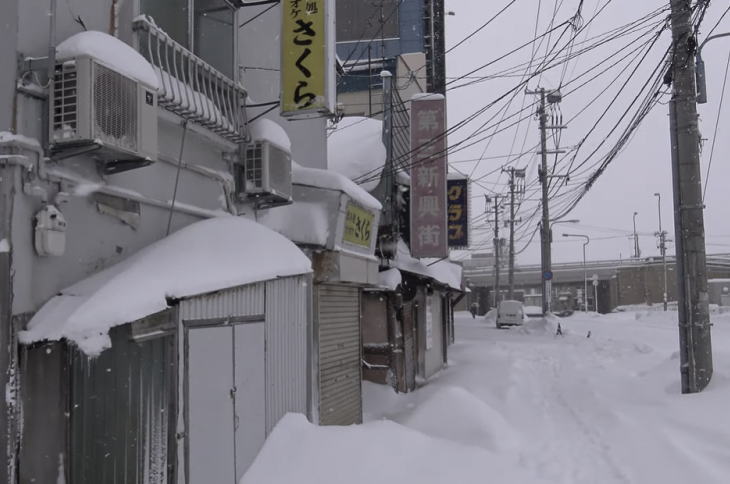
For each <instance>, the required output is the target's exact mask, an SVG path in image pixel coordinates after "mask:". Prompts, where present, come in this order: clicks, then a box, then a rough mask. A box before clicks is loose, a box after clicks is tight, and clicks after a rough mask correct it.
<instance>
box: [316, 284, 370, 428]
mask: <svg viewBox="0 0 730 484" xmlns="http://www.w3.org/2000/svg"><path fill="white" fill-rule="evenodd" d="M317 294H318V297H317V299H318V300H317V317H318V323H319V385H320V390H319V391H320V401H319V418H320V424H321V425H350V424H354V423H361V422H362V386H361V350H362V344H361V340H360V290H359V289H358V288H356V287H348V286H341V285H320V286H318V288H317Z"/></svg>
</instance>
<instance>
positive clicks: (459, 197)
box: [447, 179, 469, 249]
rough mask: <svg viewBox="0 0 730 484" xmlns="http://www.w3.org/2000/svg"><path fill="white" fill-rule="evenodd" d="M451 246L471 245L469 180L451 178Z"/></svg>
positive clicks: (449, 191)
mask: <svg viewBox="0 0 730 484" xmlns="http://www.w3.org/2000/svg"><path fill="white" fill-rule="evenodd" d="M447 186H448V190H447V195H448V199H449V202H448V203H449V248H451V249H457V248H458V249H463V248H466V247H468V246H469V210H468V207H469V192H468V189H469V180H467V179H459V180H449V181H448V185H447Z"/></svg>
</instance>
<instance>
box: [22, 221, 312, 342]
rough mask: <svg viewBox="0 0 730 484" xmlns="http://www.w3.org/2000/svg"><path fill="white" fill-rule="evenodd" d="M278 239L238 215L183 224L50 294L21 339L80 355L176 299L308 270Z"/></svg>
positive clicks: (303, 260) (287, 242) (301, 257)
mask: <svg viewBox="0 0 730 484" xmlns="http://www.w3.org/2000/svg"><path fill="white" fill-rule="evenodd" d="M311 270H312V269H311V263H310V261H309V259H308V258H307V257H306V256H305V255H304V253H302V251H300V250H299V249H298V248H297V246H296V245H294V244H293V243H292V242H291V241H290V240H288V239H286V238H285V237H284V236H282V235H280V234H278V233H276V232H274V231H273V230H271V229H268V228H266V227H264V226H263V225H260V224H258V223H256V222H254V221H253V220H250V219H247V218H243V217H233V216H226V217H219V218H213V219H209V220H204V221H201V222H197V223H194V224H192V225H189V226H187V227H185V228H183V229H180V230H179V231H177V232H175V233H174V234H172V235H170V236H168V237H166V238H164V239H162V240H159V241H157V242H155V243H153V244H151V245H149V246H147V247H145V248H143V249H141V250H140V251H139V252H137V253H136V254H134V255H132V256H130V257H129V258H127V259H126V260H124V261H122V262H119V263H118V264H115V265H113V266H111V267H109V268H107V269H105V270H103V271H101V272H98V273H96V274H94V275H92V276H90V277H88V278H86V279H84V280H82V281H80V282H78V283H76V284H74V285H72V286H70V287H68V288H66V289H64V290H63V291H61V292H60V293H59V294H58V295H57V296H54V297H53V298H51V299H50V300H49V301H48V302H47V303H46V304H45V305H44V306H43V307H42V308H41V309H40V310H39V311H38V312H37V313H36V314H35V316H33V318H32V319H31V320H30V322H29V323H28V326H27V329H26V330H25V331H21V332H20V333H19V339H20V341H21V342H22V343H25V344H28V343H34V342H37V341H42V340H60V339H62V338H65V339H67V340H70V341H73V342H74V343H76V344H77V345H78V347H79V348H80V349H81V350H82V351H83V352H84V353H86V354H88V355H92V356H93V355H98V354H99V353H101V352H102V351H103V350H104V349H106V348H109V347H110V346H111V340H110V339H109V334H108V332H109V330H110V329H111V328H113V327H115V326H119V325H122V324H125V323H129V322H132V321H135V320H138V319H140V318H143V317H145V316H149V315H150V314H154V313H156V312H159V311H162V310H164V309H166V308H167V307H168V305H167V300H168V298H176V299H177V298H184V297H190V296H195V295H199V294H205V293H209V292H213V291H218V290H223V289H228V288H232V287H236V286H242V285H246V284H251V283H255V282H260V281H267V280H271V279H276V278H278V277H286V276H293V275H298V274H306V273H309V272H311Z"/></svg>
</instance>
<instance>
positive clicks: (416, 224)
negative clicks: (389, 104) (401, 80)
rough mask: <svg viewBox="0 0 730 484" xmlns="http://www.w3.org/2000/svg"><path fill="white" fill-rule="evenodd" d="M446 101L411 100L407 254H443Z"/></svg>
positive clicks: (445, 240) (439, 97)
mask: <svg viewBox="0 0 730 484" xmlns="http://www.w3.org/2000/svg"><path fill="white" fill-rule="evenodd" d="M446 210H447V207H446V100H445V98H444V97H443V96H442V95H440V94H427V95H423V94H421V95H416V96H414V97H413V98H412V99H411V254H412V255H413V256H414V257H447V256H448V255H449V246H448V225H447V220H446V218H447V213H446Z"/></svg>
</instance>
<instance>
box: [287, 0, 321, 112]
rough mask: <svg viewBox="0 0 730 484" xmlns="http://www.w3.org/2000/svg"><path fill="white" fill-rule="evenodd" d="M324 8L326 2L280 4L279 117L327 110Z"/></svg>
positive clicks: (299, 0) (309, 0)
mask: <svg viewBox="0 0 730 484" xmlns="http://www.w3.org/2000/svg"><path fill="white" fill-rule="evenodd" d="M325 6H326V0H306V1H305V0H283V1H282V9H283V11H282V16H281V18H282V29H281V31H282V36H281V38H282V55H281V103H282V109H281V111H282V115H292V114H297V113H307V112H312V111H321V110H323V109H326V108H327V102H326V93H325V90H326V86H325V77H326V72H327V68H326V57H327V56H326V52H325V38H326V37H325Z"/></svg>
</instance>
